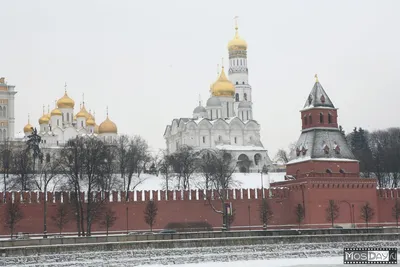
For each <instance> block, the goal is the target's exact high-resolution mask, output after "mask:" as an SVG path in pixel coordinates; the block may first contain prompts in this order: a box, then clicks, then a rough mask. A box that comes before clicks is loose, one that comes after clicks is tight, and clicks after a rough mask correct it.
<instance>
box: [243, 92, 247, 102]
mask: <svg viewBox="0 0 400 267" xmlns="http://www.w3.org/2000/svg"><path fill="white" fill-rule="evenodd" d="M243 98H244V100H246V101H247V94H246V93H244V94H243Z"/></svg>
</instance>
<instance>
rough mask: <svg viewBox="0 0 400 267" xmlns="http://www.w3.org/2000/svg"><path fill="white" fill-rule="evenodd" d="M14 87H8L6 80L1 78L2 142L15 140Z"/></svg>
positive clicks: (0, 127) (0, 112)
mask: <svg viewBox="0 0 400 267" xmlns="http://www.w3.org/2000/svg"><path fill="white" fill-rule="evenodd" d="M16 93H17V91H15V86H14V85H8V84H7V82H6V80H5V78H4V77H2V78H0V140H5V139H7V138H8V139H9V140H13V139H14V130H15V117H14V100H15V94H16Z"/></svg>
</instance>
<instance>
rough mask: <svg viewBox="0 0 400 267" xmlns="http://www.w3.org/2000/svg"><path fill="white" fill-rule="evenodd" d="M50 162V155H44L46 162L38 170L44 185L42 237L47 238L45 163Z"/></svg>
mask: <svg viewBox="0 0 400 267" xmlns="http://www.w3.org/2000/svg"><path fill="white" fill-rule="evenodd" d="M49 163H50V157H47V156H46V163H45V164H44V166H43V167H42V171H41V172H40V180H42V176H43V174H44V179H45V180H44V185H43V186H44V187H43V238H47V171H46V168H47V165H49Z"/></svg>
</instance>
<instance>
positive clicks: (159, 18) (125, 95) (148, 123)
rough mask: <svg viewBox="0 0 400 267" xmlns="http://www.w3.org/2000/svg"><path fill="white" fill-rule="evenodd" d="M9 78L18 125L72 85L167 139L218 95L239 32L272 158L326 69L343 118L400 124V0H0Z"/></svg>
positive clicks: (156, 141)
mask: <svg viewBox="0 0 400 267" xmlns="http://www.w3.org/2000/svg"><path fill="white" fill-rule="evenodd" d="M1 6H2V11H3V12H2V25H3V27H2V31H1V42H0V51H2V55H1V64H0V76H1V77H6V80H7V82H8V83H9V84H12V85H16V90H17V91H18V94H17V95H16V106H15V114H16V116H15V118H16V124H15V128H16V129H15V131H16V133H18V132H21V131H22V128H23V127H24V125H25V124H26V123H27V118H28V114H30V118H31V123H32V124H34V125H35V126H38V123H37V121H38V119H39V117H40V116H41V115H42V106H43V105H45V106H46V112H47V105H50V109H52V108H54V102H55V100H56V99H59V98H60V97H62V96H63V94H64V83H65V82H66V83H67V85H68V86H67V90H68V94H69V96H70V97H71V98H73V99H74V100H75V102H76V106H75V112H78V111H79V102H81V101H82V98H83V97H82V94H84V99H85V103H86V105H87V107H88V109H91V110H92V111H95V112H96V120H97V121H98V122H99V123H100V122H101V121H103V120H104V118H105V116H106V107H107V106H108V109H109V115H110V118H111V119H112V120H113V121H114V122H115V123H116V124H117V125H118V132H119V134H122V133H125V134H129V135H133V134H138V135H141V136H143V137H144V138H145V139H146V140H147V141H148V142H149V144H150V146H151V147H152V148H153V149H158V148H165V141H164V139H163V133H164V130H165V126H166V125H167V124H169V123H171V120H172V119H174V118H180V117H191V115H192V111H193V109H194V108H195V107H196V106H197V105H198V101H199V94H200V95H201V100H202V102H203V103H205V101H206V100H207V99H208V97H209V88H210V84H211V83H213V82H214V81H215V79H216V78H217V64H221V58H225V63H224V64H225V65H226V66H227V65H228V60H227V57H228V56H227V54H228V52H227V44H228V42H229V40H231V39H232V38H233V36H234V20H233V18H234V17H235V16H239V20H238V23H239V32H240V36H241V37H243V38H244V39H245V40H246V41H247V43H248V68H249V84H250V85H251V86H252V90H253V103H254V105H253V112H254V118H255V119H256V120H257V121H258V122H259V123H260V124H261V137H262V141H263V144H264V147H265V148H267V149H268V150H269V155H270V157H271V158H273V156H274V155H275V153H276V151H277V150H278V149H279V148H287V147H288V145H289V144H290V143H291V142H293V141H296V140H297V138H298V135H299V130H300V122H301V121H300V113H299V112H298V111H299V110H300V109H301V108H302V107H303V105H304V102H305V101H306V99H307V96H308V93H309V92H310V90H311V88H312V86H313V84H314V75H315V74H316V73H317V74H318V77H319V81H320V83H321V85H322V86H323V87H324V89H325V91H326V92H327V94H328V95H329V97H330V99H331V100H332V101H333V103H334V104H335V106H336V107H337V108H339V124H340V125H342V126H343V128H344V129H345V131H346V132H349V131H351V130H352V128H353V127H354V126H360V127H363V128H366V129H368V130H374V129H380V128H387V127H390V126H398V121H399V120H398V118H397V115H398V111H399V108H398V99H399V97H400V93H399V90H397V88H398V87H399V86H400V78H399V75H398V73H399V71H400V63H399V62H400V55H399V53H398V47H399V46H400V39H399V37H398V35H397V34H396V33H397V31H398V25H400V18H399V17H398V16H397V10H399V8H400V4H399V2H397V1H351V2H350V1H334V2H321V1H306V2H303V1H301V2H299V1H262V2H260V1H247V2H244V1H218V2H215V1H201V2H194V1H113V2H111V1H75V0H71V1H64V2H61V1H57V2H54V1H18V2H15V1H2V2H1Z"/></svg>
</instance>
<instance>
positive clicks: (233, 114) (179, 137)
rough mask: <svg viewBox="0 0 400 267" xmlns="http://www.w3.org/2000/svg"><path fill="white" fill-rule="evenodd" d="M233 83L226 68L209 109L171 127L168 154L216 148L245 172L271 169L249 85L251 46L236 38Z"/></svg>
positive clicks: (212, 92)
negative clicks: (185, 147)
mask: <svg viewBox="0 0 400 267" xmlns="http://www.w3.org/2000/svg"><path fill="white" fill-rule="evenodd" d="M228 51H229V79H228V78H227V76H226V74H225V68H224V66H222V68H221V73H220V74H219V77H218V79H217V80H216V81H215V82H214V83H213V84H212V85H211V87H210V98H209V99H208V100H207V103H206V106H202V104H201V102H200V103H199V106H197V107H196V108H195V109H194V110H193V115H192V117H191V118H178V119H174V120H172V123H171V124H170V125H167V127H166V129H165V132H164V138H165V140H166V145H167V151H168V153H173V152H175V151H176V150H178V149H179V147H180V146H181V145H189V146H193V147H195V148H196V149H199V150H201V149H208V148H216V149H221V150H226V151H228V152H230V153H231V154H232V155H233V156H234V157H235V158H236V159H237V160H238V167H239V170H240V171H241V172H249V171H252V172H254V171H261V170H262V168H263V166H264V165H265V166H268V165H271V164H272V163H271V160H270V158H269V156H268V151H267V149H265V148H264V146H263V144H262V142H261V138H260V124H258V122H257V121H256V120H255V119H254V117H253V102H252V100H253V98H252V88H251V86H250V84H249V82H248V67H247V43H246V41H245V40H244V39H242V38H240V36H239V33H238V27H237V25H236V33H235V37H234V38H233V39H232V40H231V41H230V42H229V44H228Z"/></svg>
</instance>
